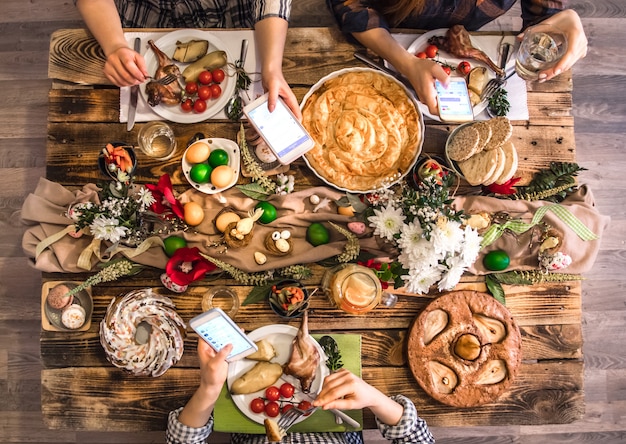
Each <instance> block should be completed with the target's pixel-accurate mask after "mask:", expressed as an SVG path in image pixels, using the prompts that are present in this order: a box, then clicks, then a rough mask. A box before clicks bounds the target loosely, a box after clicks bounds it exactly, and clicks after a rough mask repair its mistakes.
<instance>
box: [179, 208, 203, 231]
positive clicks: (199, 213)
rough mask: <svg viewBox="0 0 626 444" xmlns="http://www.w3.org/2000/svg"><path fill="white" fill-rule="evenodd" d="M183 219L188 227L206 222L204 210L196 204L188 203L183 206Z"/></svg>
mask: <svg viewBox="0 0 626 444" xmlns="http://www.w3.org/2000/svg"><path fill="white" fill-rule="evenodd" d="M183 219H184V220H185V223H186V224H188V225H191V226H194V227H195V226H196V225H200V224H201V223H202V221H203V220H204V209H202V207H201V206H200V205H199V204H197V203H196V202H187V203H186V204H185V205H184V206H183Z"/></svg>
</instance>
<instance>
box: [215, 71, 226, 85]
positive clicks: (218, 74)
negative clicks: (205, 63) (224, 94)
mask: <svg viewBox="0 0 626 444" xmlns="http://www.w3.org/2000/svg"><path fill="white" fill-rule="evenodd" d="M211 75H212V76H213V81H214V82H215V83H222V82H223V81H224V78H225V77H226V74H224V70H222V69H219V68H217V69H214V70H213V71H211Z"/></svg>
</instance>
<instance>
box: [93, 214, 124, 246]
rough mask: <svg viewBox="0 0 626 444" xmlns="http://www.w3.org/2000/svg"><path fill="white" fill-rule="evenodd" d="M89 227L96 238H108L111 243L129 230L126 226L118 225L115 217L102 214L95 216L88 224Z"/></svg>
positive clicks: (117, 240)
mask: <svg viewBox="0 0 626 444" xmlns="http://www.w3.org/2000/svg"><path fill="white" fill-rule="evenodd" d="M89 229H90V230H91V233H92V234H93V236H94V237H95V238H96V239H102V240H108V241H110V242H113V243H115V242H119V241H120V239H121V238H123V237H125V236H126V234H127V233H128V231H129V230H128V228H126V227H120V226H119V221H118V220H117V219H115V218H112V217H104V216H98V217H96V218H95V219H94V220H93V222H92V223H91V225H89Z"/></svg>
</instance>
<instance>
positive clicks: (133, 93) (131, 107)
mask: <svg viewBox="0 0 626 444" xmlns="http://www.w3.org/2000/svg"><path fill="white" fill-rule="evenodd" d="M140 50H141V39H140V38H139V37H136V38H135V52H139V51H140ZM137 96H139V85H133V86H131V87H130V102H129V104H128V122H127V123H126V131H130V130H132V129H133V126H135V114H136V112H137Z"/></svg>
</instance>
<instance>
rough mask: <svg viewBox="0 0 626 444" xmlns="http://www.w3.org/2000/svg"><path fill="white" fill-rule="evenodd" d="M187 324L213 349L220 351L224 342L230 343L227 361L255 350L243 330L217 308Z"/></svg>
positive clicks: (255, 347)
mask: <svg viewBox="0 0 626 444" xmlns="http://www.w3.org/2000/svg"><path fill="white" fill-rule="evenodd" d="M189 325H190V326H191V328H193V329H194V331H195V332H196V333H198V335H199V336H200V337H201V338H202V339H204V340H205V341H206V342H207V343H208V344H209V345H210V346H211V347H213V349H214V350H216V351H220V350H221V349H222V348H223V347H224V346H225V345H226V344H232V345H233V350H232V351H231V352H230V354H229V355H228V357H227V358H226V360H227V361H228V362H230V361H234V360H236V359H240V358H243V357H245V356H247V355H249V354H251V353H254V352H255V351H256V350H257V346H256V345H255V344H254V342H253V341H251V340H250V339H249V338H248V337H247V336H246V335H245V333H244V332H243V331H241V329H240V328H239V326H238V325H237V324H235V323H234V322H233V321H232V319H230V318H229V317H228V315H227V314H226V313H224V312H223V311H222V310H221V309H219V308H213V309H211V310H209V311H207V312H205V313H202V314H201V315H198V316H196V317H195V318H193V319H192V320H191V321H189Z"/></svg>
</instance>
